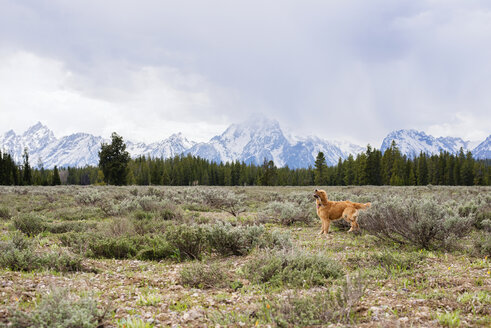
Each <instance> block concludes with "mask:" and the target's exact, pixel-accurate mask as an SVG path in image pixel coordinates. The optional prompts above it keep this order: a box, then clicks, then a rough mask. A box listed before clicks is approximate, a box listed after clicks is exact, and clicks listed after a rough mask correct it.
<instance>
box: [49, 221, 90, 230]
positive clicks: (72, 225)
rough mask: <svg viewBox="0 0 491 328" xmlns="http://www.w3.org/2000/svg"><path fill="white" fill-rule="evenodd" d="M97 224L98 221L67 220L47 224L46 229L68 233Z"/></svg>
mask: <svg viewBox="0 0 491 328" xmlns="http://www.w3.org/2000/svg"><path fill="white" fill-rule="evenodd" d="M96 226H97V224H96V223H88V222H83V221H82V222H80V221H67V222H60V223H53V224H48V225H46V230H47V231H49V232H51V233H66V232H70V231H73V232H84V231H87V230H90V229H93V228H95V227H96Z"/></svg>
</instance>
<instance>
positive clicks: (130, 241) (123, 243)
mask: <svg viewBox="0 0 491 328" xmlns="http://www.w3.org/2000/svg"><path fill="white" fill-rule="evenodd" d="M88 247H89V249H90V251H91V254H90V255H91V256H92V257H95V258H101V257H102V258H109V259H128V258H132V257H134V256H135V255H137V254H138V249H139V247H138V240H137V238H135V237H130V236H120V237H106V238H102V236H100V238H94V239H92V240H90V242H89V245H88Z"/></svg>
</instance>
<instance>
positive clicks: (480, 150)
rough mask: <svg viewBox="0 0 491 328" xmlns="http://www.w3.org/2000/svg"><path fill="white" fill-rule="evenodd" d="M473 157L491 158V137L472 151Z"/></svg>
mask: <svg viewBox="0 0 491 328" xmlns="http://www.w3.org/2000/svg"><path fill="white" fill-rule="evenodd" d="M472 155H473V156H474V158H477V159H486V158H491V135H489V136H488V137H487V138H486V140H484V141H483V142H481V143H480V144H479V145H478V146H477V147H476V148H474V149H473V150H472Z"/></svg>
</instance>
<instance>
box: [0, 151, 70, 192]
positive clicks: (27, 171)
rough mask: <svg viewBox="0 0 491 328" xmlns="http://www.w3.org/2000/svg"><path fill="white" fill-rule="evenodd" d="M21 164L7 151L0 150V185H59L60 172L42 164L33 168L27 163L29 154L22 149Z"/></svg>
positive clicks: (55, 168)
mask: <svg viewBox="0 0 491 328" xmlns="http://www.w3.org/2000/svg"><path fill="white" fill-rule="evenodd" d="M22 159H23V163H22V165H17V164H16V163H15V161H14V159H13V158H12V156H11V155H10V154H8V153H2V152H1V151H0V185H20V186H29V185H37V186H54V185H60V184H61V179H60V173H59V171H58V168H57V167H56V166H55V167H54V168H53V169H52V170H45V169H44V167H43V166H42V164H40V165H39V166H38V168H36V169H33V168H32V167H31V165H30V164H29V154H28V153H27V150H26V149H24V154H23V155H22Z"/></svg>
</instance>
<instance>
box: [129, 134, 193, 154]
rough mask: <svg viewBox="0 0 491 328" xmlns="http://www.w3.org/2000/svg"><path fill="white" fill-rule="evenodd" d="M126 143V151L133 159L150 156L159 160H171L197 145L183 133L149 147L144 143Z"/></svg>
mask: <svg viewBox="0 0 491 328" xmlns="http://www.w3.org/2000/svg"><path fill="white" fill-rule="evenodd" d="M125 143H126V150H127V151H128V152H129V153H130V154H131V156H132V157H137V156H150V157H159V158H160V157H163V158H169V157H174V156H176V155H181V154H182V153H184V152H185V151H186V150H187V149H189V148H191V147H193V146H194V145H195V144H196V142H194V141H189V140H188V139H186V137H184V136H183V135H182V133H175V134H173V135H171V136H170V137H169V138H167V139H164V140H162V141H160V142H154V143H151V144H149V145H147V144H145V143H143V142H139V143H134V142H132V141H126V142H125Z"/></svg>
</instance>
